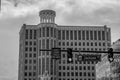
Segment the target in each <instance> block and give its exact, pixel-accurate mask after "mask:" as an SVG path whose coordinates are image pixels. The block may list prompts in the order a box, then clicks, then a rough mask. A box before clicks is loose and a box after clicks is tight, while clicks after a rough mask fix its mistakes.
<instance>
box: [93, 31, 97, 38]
mask: <svg viewBox="0 0 120 80" xmlns="http://www.w3.org/2000/svg"><path fill="white" fill-rule="evenodd" d="M94 40H97V31H94Z"/></svg>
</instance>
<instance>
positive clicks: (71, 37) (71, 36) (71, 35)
mask: <svg viewBox="0 0 120 80" xmlns="http://www.w3.org/2000/svg"><path fill="white" fill-rule="evenodd" d="M70 40H73V31H72V30H71V31H70Z"/></svg>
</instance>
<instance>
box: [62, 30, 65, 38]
mask: <svg viewBox="0 0 120 80" xmlns="http://www.w3.org/2000/svg"><path fill="white" fill-rule="evenodd" d="M62 39H63V40H65V30H63V31H62Z"/></svg>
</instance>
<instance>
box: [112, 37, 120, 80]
mask: <svg viewBox="0 0 120 80" xmlns="http://www.w3.org/2000/svg"><path fill="white" fill-rule="evenodd" d="M112 48H113V50H114V51H115V52H120V39H118V40H117V41H115V42H114V43H113V44H112ZM111 71H112V78H113V80H120V54H114V61H113V62H112V63H111Z"/></svg>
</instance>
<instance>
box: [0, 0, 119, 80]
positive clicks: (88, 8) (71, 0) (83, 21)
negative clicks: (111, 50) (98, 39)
mask: <svg viewBox="0 0 120 80" xmlns="http://www.w3.org/2000/svg"><path fill="white" fill-rule="evenodd" d="M43 9H52V10H55V11H56V23H57V24H59V25H80V26H86V25H87V26H88V25H90V26H92V25H96V26H97V25H107V27H110V28H111V40H112V42H114V41H116V40H117V39H119V38H120V27H119V25H120V0H1V11H0V80H17V77H18V54H19V31H20V28H21V26H22V25H23V24H24V23H25V24H29V25H37V24H39V23H40V18H39V11H41V10H43Z"/></svg>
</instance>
